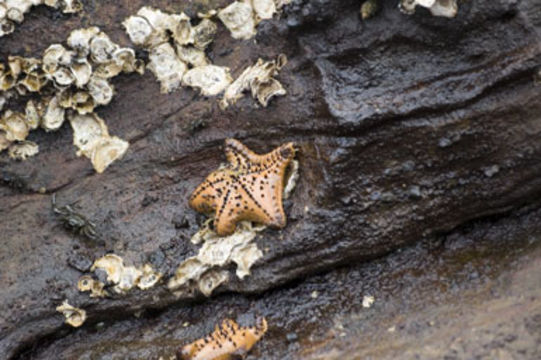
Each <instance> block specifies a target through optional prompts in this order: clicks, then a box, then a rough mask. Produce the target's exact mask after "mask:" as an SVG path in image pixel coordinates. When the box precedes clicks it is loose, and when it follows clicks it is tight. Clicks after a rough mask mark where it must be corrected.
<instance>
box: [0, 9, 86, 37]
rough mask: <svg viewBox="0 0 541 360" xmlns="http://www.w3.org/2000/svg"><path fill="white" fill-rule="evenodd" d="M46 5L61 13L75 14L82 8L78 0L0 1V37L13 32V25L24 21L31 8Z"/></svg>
mask: <svg viewBox="0 0 541 360" xmlns="http://www.w3.org/2000/svg"><path fill="white" fill-rule="evenodd" d="M41 4H43V5H46V6H50V7H54V8H60V9H61V10H62V12H63V13H65V14H69V13H75V12H78V11H80V10H81V9H82V8H83V5H82V4H81V2H80V1H79V0H0V37H2V36H4V35H7V34H10V33H12V32H13V30H15V24H16V23H17V24H20V23H22V22H23V20H24V14H26V13H27V12H29V11H30V8H31V7H32V6H36V5H41Z"/></svg>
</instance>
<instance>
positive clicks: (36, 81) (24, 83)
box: [17, 71, 47, 93]
mask: <svg viewBox="0 0 541 360" xmlns="http://www.w3.org/2000/svg"><path fill="white" fill-rule="evenodd" d="M46 83H47V78H46V77H45V76H44V75H43V74H40V73H39V72H37V71H36V72H33V73H29V74H26V76H25V77H24V78H23V79H22V80H20V81H19V82H18V83H17V91H18V92H19V93H21V92H22V91H21V88H23V87H24V88H25V89H26V90H27V91H30V92H38V91H40V90H41V88H42V87H43V86H44V85H45V84H46Z"/></svg>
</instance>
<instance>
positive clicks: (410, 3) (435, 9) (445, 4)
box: [399, 0, 458, 18]
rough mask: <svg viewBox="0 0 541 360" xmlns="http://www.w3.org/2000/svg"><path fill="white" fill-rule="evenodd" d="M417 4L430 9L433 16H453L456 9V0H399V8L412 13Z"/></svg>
mask: <svg viewBox="0 0 541 360" xmlns="http://www.w3.org/2000/svg"><path fill="white" fill-rule="evenodd" d="M417 5H419V6H422V7H425V8H427V9H429V10H430V13H432V15H434V16H443V17H448V18H453V17H455V16H456V14H457V11H458V5H457V0H400V4H399V7H400V10H402V11H403V12H405V13H406V14H413V13H414V12H415V8H416V7H417Z"/></svg>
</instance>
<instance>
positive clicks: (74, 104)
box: [60, 90, 96, 114]
mask: <svg viewBox="0 0 541 360" xmlns="http://www.w3.org/2000/svg"><path fill="white" fill-rule="evenodd" d="M60 106H61V107H63V108H66V109H67V108H71V109H74V110H77V112H78V113H79V114H87V113H90V112H92V111H94V108H95V107H96V104H95V103H94V99H93V98H92V97H91V96H90V94H88V92H86V91H84V90H79V91H75V92H72V91H64V92H62V93H61V95H60Z"/></svg>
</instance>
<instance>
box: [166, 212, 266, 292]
mask: <svg viewBox="0 0 541 360" xmlns="http://www.w3.org/2000/svg"><path fill="white" fill-rule="evenodd" d="M264 229H265V226H253V225H252V223H251V222H249V221H243V222H241V223H239V225H238V226H237V229H236V231H235V232H234V233H233V234H231V235H229V236H225V237H221V236H219V235H218V234H216V232H214V231H213V230H211V229H210V228H209V227H208V225H207V226H204V227H203V228H202V229H201V230H199V231H198V232H197V233H196V234H195V235H194V236H193V237H192V239H191V241H192V243H195V244H197V243H200V242H203V246H202V247H201V249H200V250H199V253H198V254H197V255H195V256H192V257H190V258H188V259H186V260H184V261H183V262H182V263H181V264H180V265H179V267H178V268H177V270H176V272H175V275H174V276H173V277H172V278H171V279H170V280H169V283H168V287H169V289H170V290H171V291H173V292H174V293H175V294H176V295H181V294H183V293H184V292H186V290H188V289H191V288H192V287H195V288H197V289H199V291H201V293H203V294H204V295H205V296H210V295H211V293H212V291H213V290H214V289H215V288H217V287H218V286H219V285H220V284H222V283H223V282H225V281H226V280H228V278H229V273H228V271H226V270H222V269H223V268H224V267H226V266H228V265H229V264H231V263H235V264H236V265H237V271H236V273H237V276H238V277H239V278H240V279H243V278H244V277H245V276H247V275H250V268H251V266H252V265H253V264H254V263H255V262H256V261H257V260H258V259H259V258H260V257H261V256H263V253H262V252H261V250H259V249H258V248H257V245H256V244H255V243H253V240H254V239H255V237H256V235H257V233H258V232H260V231H262V230H264Z"/></svg>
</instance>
